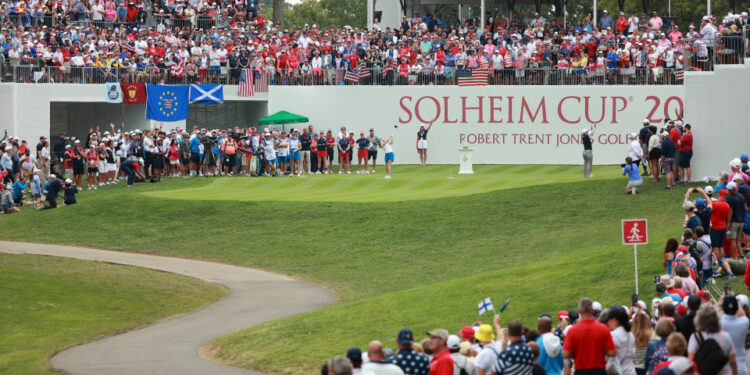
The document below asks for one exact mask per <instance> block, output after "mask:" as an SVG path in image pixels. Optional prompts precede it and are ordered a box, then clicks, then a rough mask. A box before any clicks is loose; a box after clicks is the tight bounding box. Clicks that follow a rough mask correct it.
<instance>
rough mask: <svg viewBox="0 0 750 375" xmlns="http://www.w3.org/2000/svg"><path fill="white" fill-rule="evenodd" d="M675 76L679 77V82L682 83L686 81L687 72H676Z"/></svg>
mask: <svg viewBox="0 0 750 375" xmlns="http://www.w3.org/2000/svg"><path fill="white" fill-rule="evenodd" d="M674 75H675V76H676V77H677V80H678V81H682V80H684V79H685V71H684V70H678V71H676V72H674Z"/></svg>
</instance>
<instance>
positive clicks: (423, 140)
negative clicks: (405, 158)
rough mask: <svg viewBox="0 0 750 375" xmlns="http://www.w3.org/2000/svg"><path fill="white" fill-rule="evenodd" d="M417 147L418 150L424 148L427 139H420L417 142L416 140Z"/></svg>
mask: <svg viewBox="0 0 750 375" xmlns="http://www.w3.org/2000/svg"><path fill="white" fill-rule="evenodd" d="M417 148H418V149H420V150H424V149H426V148H427V140H426V139H420V140H419V142H417Z"/></svg>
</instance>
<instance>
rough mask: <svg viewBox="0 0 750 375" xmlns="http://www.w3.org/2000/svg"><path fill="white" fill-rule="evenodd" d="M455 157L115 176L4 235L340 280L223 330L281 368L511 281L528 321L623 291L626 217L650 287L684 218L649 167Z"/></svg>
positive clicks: (239, 355)
mask: <svg viewBox="0 0 750 375" xmlns="http://www.w3.org/2000/svg"><path fill="white" fill-rule="evenodd" d="M450 169H451V167H446V166H438V167H416V166H398V167H396V168H395V170H394V179H393V180H392V181H383V180H382V175H375V176H358V175H351V176H348V175H347V176H338V175H334V176H311V177H310V178H307V179H291V178H277V179H269V178H261V179H249V178H221V179H218V180H217V179H187V180H183V179H179V180H178V179H170V180H169V181H168V182H167V183H162V184H145V185H144V184H139V185H138V186H136V187H135V188H133V189H128V190H125V189H122V188H121V187H105V188H104V189H100V190H99V191H97V192H94V193H89V192H85V193H83V194H82V195H81V196H80V199H79V202H80V203H79V204H78V205H76V206H73V207H64V208H62V209H58V210H53V211H52V212H43V213H37V212H30V211H27V212H23V213H22V214H20V215H13V216H12V217H10V218H7V217H1V216H0V225H2V224H4V223H6V222H10V221H11V220H12V222H13V225H15V227H16V228H18V230H16V231H14V233H12V235H11V233H7V234H3V233H0V237H4V238H15V239H22V240H28V241H41V242H60V243H73V244H86V245H89V246H96V247H104V248H111V249H121V250H145V251H150V252H156V253H160V254H166V255H177V256H186V257H194V258H203V259H213V260H219V261H223V262H228V263H233V264H240V265H247V266H253V267H260V268H265V269H272V270H275V271H278V272H282V273H285V274H290V275H293V276H298V277H302V278H304V279H307V280H310V281H314V282H319V283H323V284H326V285H328V286H330V287H332V288H333V289H334V290H335V291H336V293H337V294H338V296H339V301H340V304H338V305H336V306H332V307H328V308H325V309H321V310H319V311H315V312H310V313H306V314H302V315H298V316H295V317H290V318H287V319H284V320H281V321H278V322H271V323H268V324H265V325H262V326H260V327H256V328H252V329H249V330H246V331H242V332H239V333H236V334H234V335H231V336H228V337H226V338H222V339H220V340H217V341H215V342H214V344H216V345H219V346H221V349H220V351H219V352H218V356H219V357H220V358H221V359H223V360H225V361H228V362H230V363H232V364H234V365H238V366H242V367H247V368H256V369H262V370H264V371H268V372H272V373H294V374H303V373H309V372H310V370H311V369H315V368H317V366H318V365H319V364H320V363H321V361H322V360H323V359H325V358H329V357H330V356H331V355H332V354H333V353H341V352H342V350H344V349H346V348H347V347H349V346H353V345H360V346H364V345H366V343H367V341H369V340H371V339H373V338H380V339H383V340H385V341H387V342H392V340H393V336H394V335H395V333H396V332H397V331H398V329H400V328H402V326H411V327H412V328H414V329H415V330H417V332H419V330H423V329H426V328H434V327H435V326H443V327H445V328H450V329H457V328H460V326H462V325H463V324H465V323H466V322H470V321H473V320H474V319H476V303H477V302H478V301H479V300H481V299H482V298H484V297H486V296H491V297H493V299H494V300H495V301H496V303H500V302H501V300H503V299H505V298H507V297H512V298H513V299H514V302H513V304H512V308H511V309H510V310H509V312H508V318H521V319H523V321H524V322H526V323H527V324H535V323H534V318H535V317H536V316H538V315H539V314H540V313H542V312H550V311H552V310H553V309H558V308H560V307H561V305H564V306H566V307H568V308H573V306H574V305H575V301H576V300H577V299H578V298H579V297H580V296H581V295H589V296H591V297H593V298H596V299H598V300H600V301H601V302H602V303H603V304H605V305H606V304H613V303H617V304H623V303H627V301H628V300H629V297H630V294H631V293H632V292H633V274H632V269H633V259H632V258H633V257H632V248H630V247H626V246H622V245H621V239H620V221H621V219H623V218H639V217H645V218H647V219H648V220H649V225H650V227H649V238H650V239H651V244H650V245H648V246H642V247H640V249H639V250H640V258H639V265H640V266H641V268H640V275H641V279H640V287H641V290H642V292H641V294H642V295H643V298H644V299H649V298H651V297H652V296H653V284H652V281H651V276H653V275H656V274H658V273H659V272H660V271H661V267H660V263H661V252H662V248H663V243H664V242H665V240H666V239H667V238H669V237H677V236H679V233H680V228H681V226H680V225H681V222H682V217H683V212H682V209H681V203H680V202H681V200H682V195H683V193H684V189H685V188H677V189H674V190H672V191H666V190H664V189H663V187H662V186H659V185H652V184H650V183H648V182H647V183H646V186H645V188H644V190H643V191H642V194H639V195H637V196H625V195H624V194H623V189H624V185H625V181H624V180H623V177H620V176H619V168H617V167H596V168H595V172H594V173H595V174H596V175H597V178H596V179H588V180H584V179H583V178H582V177H581V176H580V175H581V171H580V167H579V166H537V165H531V166H479V167H477V169H476V171H477V172H478V173H477V175H475V176H456V175H453V177H454V178H455V179H454V180H449V179H448V171H449V170H450ZM452 169H453V170H454V171H455V169H456V168H455V167H452ZM387 183H391V185H384V184H387ZM370 187H372V189H373V190H376V191H377V192H375V191H373V192H372V193H369V189H370ZM389 189H394V192H395V193H394V194H392V195H389V194H388V190H389ZM444 190H450V193H446V192H445V191H444ZM89 194H93V195H96V198H95V199H94V198H90V195H89ZM164 198H170V199H164ZM171 198H175V199H171ZM427 198H434V199H427ZM207 199H208V200H207ZM390 200H394V201H390ZM123 218H125V219H123ZM76 221H79V222H82V223H83V224H84V225H81V226H80V227H78V228H77V230H74V231H72V230H65V228H64V227H63V226H60V225H59V223H65V222H76ZM112 228H116V229H117V234H118V235H117V237H116V238H114V240H113V238H112V236H111V231H112ZM303 343H304V344H303Z"/></svg>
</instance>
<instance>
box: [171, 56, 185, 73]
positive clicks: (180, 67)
mask: <svg viewBox="0 0 750 375" xmlns="http://www.w3.org/2000/svg"><path fill="white" fill-rule="evenodd" d="M184 72H185V60H183V59H179V60H178V62H177V64H174V63H172V68H171V69H170V71H169V74H170V75H172V77H180V76H182V73H184Z"/></svg>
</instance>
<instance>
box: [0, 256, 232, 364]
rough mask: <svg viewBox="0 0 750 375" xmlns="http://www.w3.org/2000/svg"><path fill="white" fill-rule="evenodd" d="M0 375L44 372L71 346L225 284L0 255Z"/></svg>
mask: <svg viewBox="0 0 750 375" xmlns="http://www.w3.org/2000/svg"><path fill="white" fill-rule="evenodd" d="M0 285H1V287H0V295H1V296H2V300H3V302H2V304H0V316H2V317H3V318H2V319H0V332H2V334H1V335H0V348H2V350H0V373H7V374H44V373H51V372H50V371H48V370H47V364H46V362H47V359H48V357H49V356H51V355H52V354H54V353H55V352H57V351H59V350H61V349H64V348H66V347H69V346H73V345H77V344H82V343H85V342H89V341H93V340H95V339H97V338H101V337H103V336H107V335H112V334H115V333H117V332H122V331H125V330H129V329H133V328H136V327H139V326H143V325H146V324H148V323H151V322H154V321H157V320H159V319H162V318H166V317H168V316H171V315H175V314H180V313H185V312H188V311H192V310H196V309H198V308H200V307H203V306H206V305H208V304H210V303H213V302H214V301H217V300H219V299H220V298H222V297H223V296H224V295H225V294H226V292H225V291H224V289H223V288H221V287H219V286H216V285H212V284H209V283H206V282H203V281H200V280H198V279H194V278H190V277H185V276H180V275H174V274H168V273H163V272H157V271H152V270H147V269H143V268H137V267H129V266H120V265H113V264H107V263H97V262H86V261H80V260H72V259H65V258H53V257H45V256H38V255H10V254H2V253H0Z"/></svg>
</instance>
